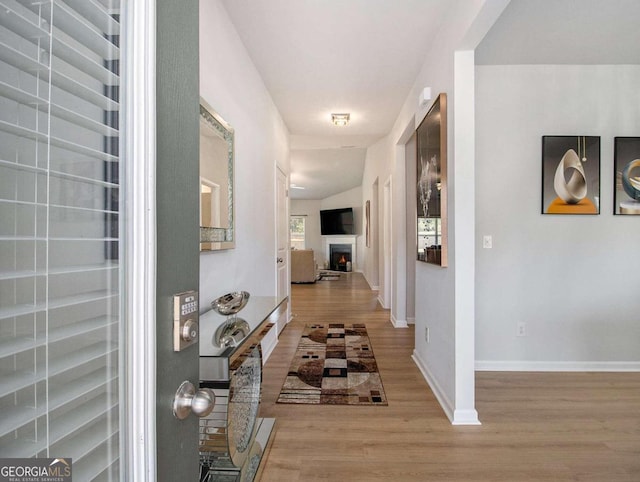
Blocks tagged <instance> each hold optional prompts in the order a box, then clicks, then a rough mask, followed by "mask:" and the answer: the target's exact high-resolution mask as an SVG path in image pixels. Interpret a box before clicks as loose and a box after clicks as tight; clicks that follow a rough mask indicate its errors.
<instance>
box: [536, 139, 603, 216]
mask: <svg viewBox="0 0 640 482" xmlns="http://www.w3.org/2000/svg"><path fill="white" fill-rule="evenodd" d="M542 214H600V137H599V136H543V137H542Z"/></svg>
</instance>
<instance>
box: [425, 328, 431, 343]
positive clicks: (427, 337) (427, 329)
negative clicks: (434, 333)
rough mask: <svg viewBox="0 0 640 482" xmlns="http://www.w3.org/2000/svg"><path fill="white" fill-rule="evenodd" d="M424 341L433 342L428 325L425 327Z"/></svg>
mask: <svg viewBox="0 0 640 482" xmlns="http://www.w3.org/2000/svg"><path fill="white" fill-rule="evenodd" d="M424 341H426V342H427V343H430V342H431V336H430V335H429V327H428V326H426V327H425V328H424Z"/></svg>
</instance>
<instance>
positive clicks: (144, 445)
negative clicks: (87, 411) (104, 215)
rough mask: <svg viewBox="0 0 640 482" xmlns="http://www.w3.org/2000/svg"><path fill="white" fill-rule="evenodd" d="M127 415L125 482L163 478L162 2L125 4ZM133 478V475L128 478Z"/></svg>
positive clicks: (123, 142) (148, 0) (147, 0)
mask: <svg viewBox="0 0 640 482" xmlns="http://www.w3.org/2000/svg"><path fill="white" fill-rule="evenodd" d="M124 5H125V12H124V15H123V33H124V35H123V43H122V50H123V52H124V56H123V58H124V59H125V62H124V63H123V79H124V80H123V84H124V85H125V87H124V88H123V89H122V90H121V93H122V97H123V102H122V104H123V106H124V111H123V115H122V125H121V130H120V132H121V133H122V140H121V146H123V148H124V165H125V175H124V181H125V185H124V192H125V199H126V202H125V203H124V205H125V214H126V215H125V216H122V217H124V218H125V221H124V229H123V231H124V236H125V241H124V250H123V251H124V256H123V258H124V269H125V270H126V271H125V272H126V275H125V276H126V281H125V293H126V295H125V297H126V300H125V308H124V316H125V327H126V328H125V330H126V333H125V346H126V353H125V359H126V363H125V364H124V367H122V368H121V370H126V377H125V378H126V380H125V383H124V386H125V395H124V396H125V397H126V398H125V399H126V403H125V409H124V411H123V416H124V417H123V418H124V420H123V422H122V424H123V430H122V431H123V432H124V435H123V439H124V444H123V445H124V447H123V449H122V451H123V454H122V472H121V473H122V474H123V479H126V480H136V481H140V482H154V481H155V480H156V479H157V474H156V457H157V455H156V319H155V313H156V292H155V286H156V264H155V262H156V211H155V206H156V172H155V169H156V104H155V98H156V87H155V86H156V75H155V74H156V64H155V59H156V22H155V19H156V1H155V0H135V1H133V0H131V1H127V2H124ZM124 474H126V475H124Z"/></svg>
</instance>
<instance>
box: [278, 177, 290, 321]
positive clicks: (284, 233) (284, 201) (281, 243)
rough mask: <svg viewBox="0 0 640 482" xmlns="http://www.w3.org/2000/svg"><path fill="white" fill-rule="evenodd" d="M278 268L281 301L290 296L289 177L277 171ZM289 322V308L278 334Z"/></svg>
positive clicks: (279, 298)
mask: <svg viewBox="0 0 640 482" xmlns="http://www.w3.org/2000/svg"><path fill="white" fill-rule="evenodd" d="M276 172H277V176H276V237H277V239H276V268H277V277H278V281H277V290H278V293H277V297H278V300H281V299H283V298H285V297H287V296H289V287H290V284H289V188H288V185H287V176H286V174H285V173H284V172H282V170H280V168H277V169H276ZM288 321H289V308H287V313H286V314H285V316H284V319H281V320H279V321H278V333H279V332H280V331H282V329H283V328H284V326H285V324H286V323H287V322H288Z"/></svg>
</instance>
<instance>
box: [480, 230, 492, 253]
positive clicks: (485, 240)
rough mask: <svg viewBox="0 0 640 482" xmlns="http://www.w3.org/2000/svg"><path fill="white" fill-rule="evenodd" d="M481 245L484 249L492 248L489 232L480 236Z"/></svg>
mask: <svg viewBox="0 0 640 482" xmlns="http://www.w3.org/2000/svg"><path fill="white" fill-rule="evenodd" d="M482 247H483V248H484V249H491V248H493V236H491V235H490V234H487V235H485V236H483V237H482Z"/></svg>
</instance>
